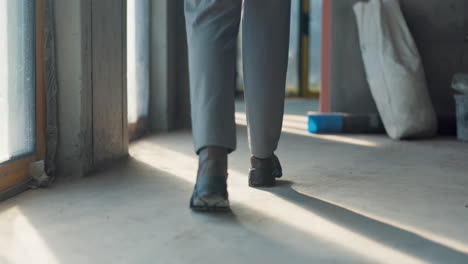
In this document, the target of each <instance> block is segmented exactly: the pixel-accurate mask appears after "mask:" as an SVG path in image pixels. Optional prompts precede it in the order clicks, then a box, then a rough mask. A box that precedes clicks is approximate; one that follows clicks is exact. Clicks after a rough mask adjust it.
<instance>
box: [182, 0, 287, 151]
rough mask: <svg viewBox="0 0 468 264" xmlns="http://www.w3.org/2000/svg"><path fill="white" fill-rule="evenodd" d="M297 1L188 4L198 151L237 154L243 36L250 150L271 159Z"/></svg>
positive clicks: (226, 0)
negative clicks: (236, 104) (236, 93)
mask: <svg viewBox="0 0 468 264" xmlns="http://www.w3.org/2000/svg"><path fill="white" fill-rule="evenodd" d="M290 9H291V0H244V1H242V0H185V18H186V28H187V42H188V49H189V71H190V87H191V88H190V94H191V110H192V128H193V137H194V146H195V151H196V152H197V153H198V151H199V150H200V149H202V148H204V147H207V146H219V147H225V148H228V149H229V150H230V151H233V150H235V148H236V125H235V117H234V91H235V85H236V74H235V73H236V54H237V35H238V32H239V25H240V21H241V13H242V16H243V18H242V23H243V24H242V30H243V32H242V48H243V69H244V88H245V102H246V110H247V123H248V134H249V145H250V150H251V153H252V155H254V156H256V157H258V158H267V157H269V156H271V155H272V154H273V152H274V151H275V150H276V148H277V146H278V141H279V138H280V135H281V126H282V122H283V112H284V96H285V83H286V70H287V64H288V45H289V23H290Z"/></svg>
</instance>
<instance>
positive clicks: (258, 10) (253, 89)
mask: <svg viewBox="0 0 468 264" xmlns="http://www.w3.org/2000/svg"><path fill="white" fill-rule="evenodd" d="M267 2H268V3H266V1H257V0H245V2H244V18H243V24H242V30H243V32H242V34H243V35H242V39H243V60H244V86H245V99H246V109H247V122H248V132H249V146H250V151H251V153H252V157H251V159H250V161H251V168H250V172H249V186H251V187H269V186H274V185H275V182H276V178H279V177H281V176H282V168H281V165H280V162H279V160H278V158H277V157H276V156H275V155H274V151H275V150H276V148H277V147H278V141H279V138H280V135H281V127H282V123H283V112H284V96H285V89H286V88H285V86H286V71H287V65H288V50H289V24H290V9H291V1H290V0H269V1H267Z"/></svg>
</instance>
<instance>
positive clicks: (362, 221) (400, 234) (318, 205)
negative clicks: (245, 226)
mask: <svg viewBox="0 0 468 264" xmlns="http://www.w3.org/2000/svg"><path fill="white" fill-rule="evenodd" d="M277 184H278V185H277V187H276V188H262V189H261V190H263V191H266V192H271V193H273V194H275V195H277V196H279V197H281V198H282V199H285V200H287V201H289V202H292V203H294V204H296V205H298V206H300V207H302V208H304V209H306V210H309V211H310V212H313V213H314V214H317V215H320V216H322V217H324V218H326V219H328V220H330V221H332V222H334V223H336V224H339V225H341V226H343V227H345V228H347V229H349V230H352V231H354V232H356V233H359V234H361V235H364V236H366V237H368V238H370V239H372V240H374V241H377V242H379V243H381V244H383V245H386V246H388V247H391V248H394V249H397V250H399V251H401V252H405V253H406V254H408V255H411V256H415V257H417V258H419V259H421V260H424V261H427V262H429V263H468V255H467V254H465V253H463V252H460V251H457V250H454V249H452V248H449V247H447V246H445V245H442V244H439V243H436V242H434V241H431V240H428V239H426V238H424V237H422V236H420V235H417V234H415V233H412V232H409V231H407V230H404V229H400V228H398V227H395V226H393V225H390V224H387V223H384V222H381V221H378V220H375V219H372V218H369V217H367V216H365V215H362V214H359V213H356V212H353V211H351V210H348V209H346V208H343V207H341V206H338V205H335V204H332V203H329V202H326V201H323V200H320V199H318V198H314V197H311V196H308V195H305V194H302V193H300V192H298V191H296V190H294V188H293V187H292V186H293V182H291V181H285V180H280V181H277Z"/></svg>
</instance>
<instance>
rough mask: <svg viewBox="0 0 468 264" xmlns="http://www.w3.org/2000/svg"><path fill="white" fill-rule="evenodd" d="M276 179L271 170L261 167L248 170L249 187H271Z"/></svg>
mask: <svg viewBox="0 0 468 264" xmlns="http://www.w3.org/2000/svg"><path fill="white" fill-rule="evenodd" d="M275 183H276V180H275V177H274V176H273V175H272V171H270V170H265V169H261V168H257V169H252V170H250V172H249V186H250V187H273V186H275Z"/></svg>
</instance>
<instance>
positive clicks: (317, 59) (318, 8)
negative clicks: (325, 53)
mask: <svg viewBox="0 0 468 264" xmlns="http://www.w3.org/2000/svg"><path fill="white" fill-rule="evenodd" d="M322 3H323V0H310V20H309V23H310V24H309V36H310V37H309V91H311V92H320V81H321V78H320V77H321V67H322V66H321V65H322V62H321V57H322Z"/></svg>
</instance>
